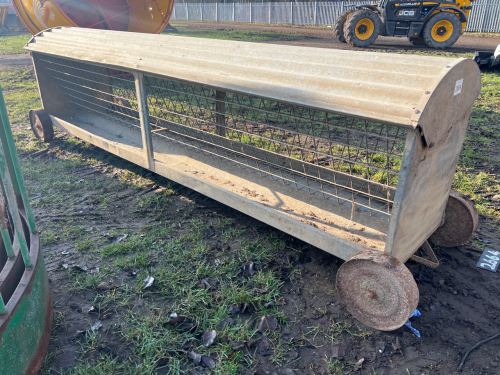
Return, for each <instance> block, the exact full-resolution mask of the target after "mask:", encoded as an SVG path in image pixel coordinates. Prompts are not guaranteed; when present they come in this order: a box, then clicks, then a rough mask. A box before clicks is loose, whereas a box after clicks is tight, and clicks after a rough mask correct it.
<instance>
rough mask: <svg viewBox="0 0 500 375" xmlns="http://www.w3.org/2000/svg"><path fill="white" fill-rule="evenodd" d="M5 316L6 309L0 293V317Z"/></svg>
mask: <svg viewBox="0 0 500 375" xmlns="http://www.w3.org/2000/svg"><path fill="white" fill-rule="evenodd" d="M4 314H7V309H6V308H5V303H4V302H3V298H2V294H1V293H0V315H4Z"/></svg>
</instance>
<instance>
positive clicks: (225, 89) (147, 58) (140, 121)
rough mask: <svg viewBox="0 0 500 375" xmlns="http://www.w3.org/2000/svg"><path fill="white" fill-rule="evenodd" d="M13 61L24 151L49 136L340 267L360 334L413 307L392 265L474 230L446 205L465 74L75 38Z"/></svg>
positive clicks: (409, 60)
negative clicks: (234, 213)
mask: <svg viewBox="0 0 500 375" xmlns="http://www.w3.org/2000/svg"><path fill="white" fill-rule="evenodd" d="M26 49H27V50H28V51H30V52H31V53H32V56H33V62H34V66H35V71H36V76H37V80H38V85H39V89H40V94H41V98H42V103H43V110H36V111H32V112H31V116H30V117H31V120H32V126H33V129H34V131H35V134H37V136H39V137H40V138H42V139H46V140H48V139H50V138H51V136H52V135H51V134H52V133H51V132H52V124H53V125H54V126H56V127H58V128H60V129H62V130H65V131H67V132H69V133H71V134H73V135H75V136H76V137H79V138H81V139H83V140H86V141H88V142H91V143H93V144H94V145H96V146H99V147H101V148H103V149H104V150H107V151H109V152H112V153H114V154H116V155H118V156H120V157H122V158H124V159H127V160H129V161H132V162H134V163H136V164H139V165H141V166H143V167H144V168H147V169H149V170H151V171H154V172H156V173H158V174H160V175H163V176H165V177H167V178H169V179H172V180H174V181H176V182H178V183H180V184H183V185H185V186H188V187H190V188H191V189H194V190H196V191H198V192H200V193H202V194H205V195H207V196H209V197H211V198H213V199H215V200H217V201H219V202H222V203H224V204H226V205H228V206H230V207H233V208H235V209H237V210H239V211H241V212H243V213H245V214H247V215H250V216H252V217H254V218H257V219H259V220H261V221H263V222H265V223H267V224H269V225H271V226H273V227H276V228H278V229H280V230H282V231H284V232H287V233H290V234H291V235H293V236H295V237H297V238H300V239H301V240H304V241H306V242H308V243H310V244H312V245H314V246H317V247H319V248H321V249H323V250H325V251H327V252H329V253H332V254H334V255H336V256H338V257H340V258H342V259H344V260H347V262H346V263H344V264H343V266H342V267H341V268H340V270H339V272H338V274H337V289H338V292H339V295H340V297H341V299H342V300H343V302H344V303H346V305H347V308H348V310H349V311H350V312H351V313H352V314H353V315H354V316H355V317H356V318H357V319H359V320H360V321H362V322H363V323H365V324H367V325H369V326H372V327H374V328H377V329H382V330H392V329H396V328H398V327H400V326H401V325H402V324H404V322H405V321H406V320H407V319H408V316H409V315H410V314H411V313H412V312H413V311H414V309H415V308H416V306H417V304H418V289H417V286H416V284H415V282H414V280H413V277H412V275H411V273H410V272H409V271H408V269H407V268H406V267H405V266H404V264H403V263H404V262H405V261H406V260H408V259H409V258H411V257H413V259H415V260H418V261H422V262H424V263H426V264H429V265H436V263H435V261H436V259H435V256H433V253H432V250H431V249H430V247H429V245H428V243H427V242H426V241H427V239H428V238H429V237H430V236H431V235H433V233H434V235H433V238H432V240H433V242H435V243H438V244H441V245H443V246H446V245H448V246H449V245H451V246H455V245H456V244H457V243H460V242H463V241H465V240H467V239H468V238H469V236H470V235H471V234H472V232H473V231H474V230H475V226H476V225H477V213H475V211H474V207H473V206H472V205H471V204H470V202H468V201H467V200H465V199H464V198H463V197H461V196H460V195H459V194H456V193H453V194H452V196H451V198H450V199H449V194H450V188H451V184H452V181H453V176H454V173H455V168H456V165H457V160H458V157H459V154H460V151H461V148H462V143H463V140H464V137H465V133H466V130H467V125H468V122H469V117H470V114H471V110H472V105H473V102H474V100H475V99H476V98H477V97H478V94H479V92H480V88H481V81H480V73H479V70H478V68H477V66H476V64H475V62H474V61H473V60H468V59H448V58H434V57H425V56H410V55H396V54H381V53H380V54H378V53H370V52H352V51H339V50H327V49H315V48H303V47H291V46H279V45H270V44H255V43H244V42H232V41H220V40H208V39H197V38H186V37H180V36H164V35H145V34H134V33H121V32H115V31H103V30H91V29H76V28H61V29H51V30H47V31H44V32H42V33H40V34H38V35H36V36H35V37H33V39H32V40H31V41H30V42H29V43H28V44H27V45H26ZM447 203H448V206H447ZM446 207H448V208H447V211H446V215H445V209H446ZM445 217H446V218H445ZM444 218H445V219H444ZM438 228H439V229H438ZM436 230H437V231H436ZM422 246H423V249H424V250H425V251H426V252H427V253H428V255H429V257H427V258H426V259H425V260H424V259H423V258H420V257H415V256H414V253H415V252H416V251H417V250H418V249H419V248H420V247H422ZM429 258H430V259H429Z"/></svg>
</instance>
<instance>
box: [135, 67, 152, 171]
mask: <svg viewBox="0 0 500 375" xmlns="http://www.w3.org/2000/svg"><path fill="white" fill-rule="evenodd" d="M134 78H135V91H136V95H137V106H138V109H139V119H140V122H141V135H142V149H143V150H144V159H145V161H146V165H147V168H148V169H149V170H151V171H154V170H155V163H154V152H153V140H152V138H151V126H150V124H149V113H148V102H147V95H146V90H145V87H144V75H143V74H142V73H134Z"/></svg>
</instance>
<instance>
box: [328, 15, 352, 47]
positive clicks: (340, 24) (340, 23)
mask: <svg viewBox="0 0 500 375" xmlns="http://www.w3.org/2000/svg"><path fill="white" fill-rule="evenodd" d="M350 14H352V10H346V11H345V12H342V13H340V14H339V16H338V17H337V18H335V22H334V23H333V36H334V37H335V38H337V39H338V40H339V41H340V42H341V43H347V42H346V40H345V37H344V25H345V21H346V20H347V18H348V17H349V15H350Z"/></svg>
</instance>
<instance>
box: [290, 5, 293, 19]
mask: <svg viewBox="0 0 500 375" xmlns="http://www.w3.org/2000/svg"><path fill="white" fill-rule="evenodd" d="M290 25H293V1H290Z"/></svg>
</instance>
